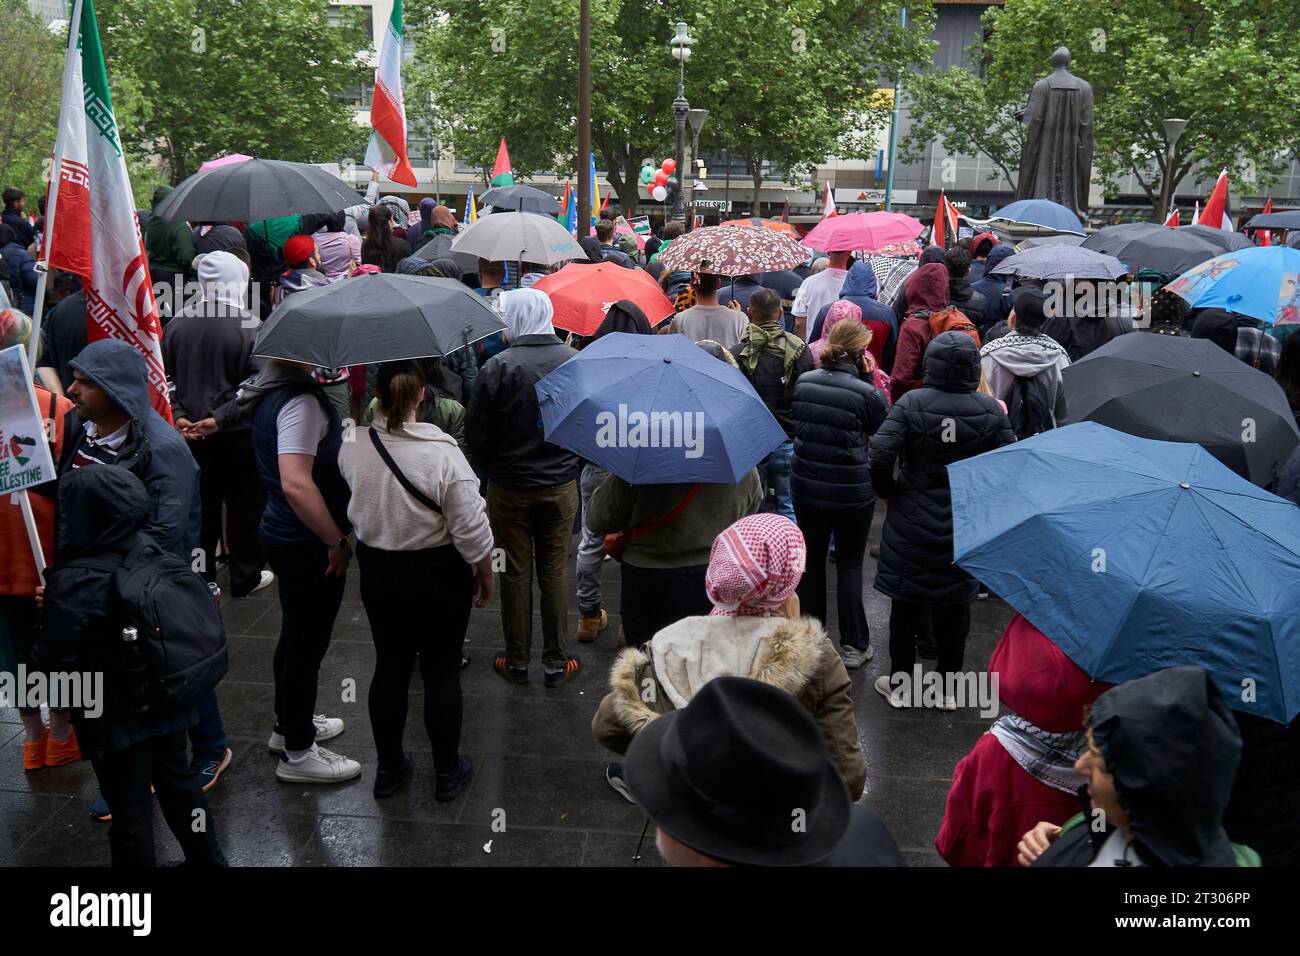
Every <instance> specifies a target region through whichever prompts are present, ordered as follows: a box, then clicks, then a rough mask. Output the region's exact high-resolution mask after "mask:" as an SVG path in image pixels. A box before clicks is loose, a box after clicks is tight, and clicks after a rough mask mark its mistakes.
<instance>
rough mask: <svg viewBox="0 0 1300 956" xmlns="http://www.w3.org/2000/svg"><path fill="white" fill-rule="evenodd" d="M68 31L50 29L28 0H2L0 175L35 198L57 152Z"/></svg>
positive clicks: (0, 19) (0, 0)
mask: <svg viewBox="0 0 1300 956" xmlns="http://www.w3.org/2000/svg"><path fill="white" fill-rule="evenodd" d="M64 43H66V37H59V36H55V35H53V34H51V33H50V32H49V31H48V30H46V29H45V27H44V25H43V24H42V23H41V19H40V18H39V17H37V16H35V15H33V14H32V12H31V10H30V9H29V8H28V6H27V2H26V0H0V50H3V51H4V68H3V69H0V175H2V176H3V178H4V183H3V185H4V186H6V187H8V186H16V187H17V188H19V189H22V190H23V191H24V192H26V193H27V194H28V197H29V203H30V205H31V207H32V208H33V209H35V207H36V198H35V197H37V196H39V195H40V194H41V193H43V192H44V191H45V181H46V178H47V177H48V174H49V160H50V158H51V157H52V156H53V155H54V135H55V127H56V124H57V122H58V118H59V88H60V85H61V79H62V70H63V47H64Z"/></svg>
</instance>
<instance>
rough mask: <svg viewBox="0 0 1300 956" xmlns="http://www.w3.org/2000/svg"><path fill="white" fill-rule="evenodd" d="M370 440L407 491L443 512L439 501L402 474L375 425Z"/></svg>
mask: <svg viewBox="0 0 1300 956" xmlns="http://www.w3.org/2000/svg"><path fill="white" fill-rule="evenodd" d="M370 440H371V441H372V442H374V444H375V451H377V452H379V457H380V458H382V459H383V460H384V464H385V465H387V466H388V470H389V471H391V472H392V473H393V477H394V478H396V479H397V483H398V484H399V485H401V486H402V487H403V488H405V489H406V493H407V494H408V495H410V496H411V497H412V498H414V499H415V500H416V501H418V502H419V503H420V504H422V505H424V506H425V507H426V508H429V509H432V510H433V511H436V512H437V513H438V514H442V508H440V507H439V506H438V502H436V501H434V500H433V499H432V498H430V497H429V496H428V495H426V494H425V493H424V492H423V491H421V490H420V489H419V488H417V487H415V485H413V484H411V480H410V479H409V478H407V477H406V475H404V474H402V469H400V468H398V467H397V462H395V461H393V456H392V455H390V454H389V453H388V449H387V448H385V447H384V443H383V442H382V441H381V440H380V438H379V432H377V431H376V430H375V429H374V427H373V426H372V427H371V428H370Z"/></svg>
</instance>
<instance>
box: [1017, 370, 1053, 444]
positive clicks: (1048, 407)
mask: <svg viewBox="0 0 1300 956" xmlns="http://www.w3.org/2000/svg"><path fill="white" fill-rule="evenodd" d="M1007 418H1009V419H1010V420H1011V430H1012V431H1014V432H1015V433H1016V438H1017V439H1019V440H1023V439H1026V438H1030V437H1032V436H1034V435H1037V434H1039V433H1040V432H1045V431H1048V430H1049V429H1051V428H1052V427H1053V422H1052V402H1051V399H1050V396H1049V395H1048V394H1047V386H1046V385H1045V384H1044V383H1043V381H1042V376H1041V375H1033V376H1030V377H1028V378H1024V377H1021V376H1017V377H1016V384H1015V385H1014V386H1013V387H1012V389H1011V394H1010V395H1009V396H1008V401H1007Z"/></svg>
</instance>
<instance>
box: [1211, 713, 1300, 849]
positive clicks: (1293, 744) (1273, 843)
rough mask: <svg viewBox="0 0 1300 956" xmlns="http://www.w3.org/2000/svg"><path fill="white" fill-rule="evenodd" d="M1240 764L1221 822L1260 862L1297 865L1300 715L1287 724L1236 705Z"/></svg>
mask: <svg viewBox="0 0 1300 956" xmlns="http://www.w3.org/2000/svg"><path fill="white" fill-rule="evenodd" d="M1233 717H1234V718H1236V721H1237V728H1238V730H1240V731H1241V767H1240V768H1239V769H1238V770H1237V780H1236V783H1234V784H1233V787H1232V799H1231V800H1230V801H1229V803H1228V811H1227V813H1225V814H1224V817H1223V825H1224V827H1225V828H1227V831H1228V836H1229V837H1230V838H1231V839H1232V842H1234V843H1244V844H1245V845H1246V846H1248V847H1250V848H1251V849H1252V850H1254V851H1256V852H1257V853H1258V854H1259V855H1260V857H1261V859H1262V861H1263V864H1264V865H1265V866H1300V717H1297V718H1296V719H1295V720H1293V721H1291V724H1290V725H1289V726H1287V725H1284V724H1279V723H1275V722H1273V721H1271V720H1266V719H1265V718H1263V717H1256V716H1254V715H1253V714H1247V713H1243V712H1241V711H1237V712H1235V713H1234V714H1233Z"/></svg>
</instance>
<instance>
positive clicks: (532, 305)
mask: <svg viewBox="0 0 1300 956" xmlns="http://www.w3.org/2000/svg"><path fill="white" fill-rule="evenodd" d="M501 304H502V307H503V308H504V309H505V322H506V330H507V336H508V337H509V338H510V340H511V341H516V340H518V339H520V338H522V337H523V336H525V335H554V334H555V326H553V325H551V318H552V317H553V316H554V315H555V308H554V307H553V306H552V305H551V299H550V296H548V295H547V294H546V293H545V292H540V291H538V290H537V289H515V290H514V291H513V292H504V293H502V295H501Z"/></svg>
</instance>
